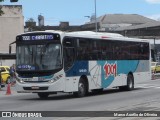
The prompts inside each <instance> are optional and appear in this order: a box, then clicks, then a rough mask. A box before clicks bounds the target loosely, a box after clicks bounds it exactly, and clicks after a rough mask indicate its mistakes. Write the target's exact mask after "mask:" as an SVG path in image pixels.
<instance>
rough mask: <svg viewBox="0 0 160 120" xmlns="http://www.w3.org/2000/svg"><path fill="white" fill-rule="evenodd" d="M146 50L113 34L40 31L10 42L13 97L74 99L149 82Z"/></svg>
mask: <svg viewBox="0 0 160 120" xmlns="http://www.w3.org/2000/svg"><path fill="white" fill-rule="evenodd" d="M150 71H151V70H150V44H149V42H147V41H145V40H141V39H135V38H127V37H123V36H122V35H119V34H114V33H113V34H112V33H98V32H97V33H96V32H89V31H83V32H68V33H64V32H59V31H40V32H31V33H25V34H21V35H18V36H17V37H16V79H17V83H16V88H17V92H21V93H22V92H24V93H26V92H31V93H37V94H38V96H39V97H40V98H47V97H48V96H49V95H50V94H52V93H57V92H67V93H73V94H74V95H76V96H78V97H83V96H85V95H86V94H87V93H88V92H90V91H96V90H97V91H98V90H103V89H107V88H113V87H116V88H117V87H118V88H119V89H122V90H133V89H134V85H135V84H136V83H140V82H142V81H147V80H150V79H151V72H150Z"/></svg>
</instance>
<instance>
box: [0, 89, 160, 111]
mask: <svg viewBox="0 0 160 120" xmlns="http://www.w3.org/2000/svg"><path fill="white" fill-rule="evenodd" d="M159 92H160V89H152V88H149V89H148V88H136V89H135V90H133V91H129V92H128V91H127V92H126V91H119V90H117V89H113V90H106V91H104V92H102V93H100V94H93V93H90V94H89V95H88V96H86V97H84V98H74V97H73V96H72V95H68V94H59V95H53V96H50V97H49V98H48V99H46V100H41V99H39V98H38V96H37V95H35V94H27V95H25V94H23V95H21V96H11V97H9V99H6V97H5V98H1V100H0V101H1V102H0V106H1V109H2V110H13V111H14V110H16V111H31V110H33V111H37V110H38V111H42V110H43V111H68V110H70V111H72V110H77V111H79V110H80V111H81V110H82V111H84V110H91V111H93V110H97V111H98V110H125V109H126V110H128V109H129V107H130V108H131V107H132V106H136V105H144V104H145V103H150V104H152V102H153V101H155V102H156V101H157V100H159V99H160V97H159ZM122 108H123V109H122Z"/></svg>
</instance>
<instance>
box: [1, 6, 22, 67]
mask: <svg viewBox="0 0 160 120" xmlns="http://www.w3.org/2000/svg"><path fill="white" fill-rule="evenodd" d="M2 10H3V12H4V14H3V15H1V16H0V43H1V44H0V65H9V66H10V65H12V64H13V63H15V61H14V60H6V59H3V55H4V54H5V55H6V54H7V53H8V52H9V44H10V43H12V42H14V41H15V38H16V35H17V34H20V33H23V32H24V17H23V14H22V6H21V5H3V6H2ZM15 49H16V48H15V45H12V53H15Z"/></svg>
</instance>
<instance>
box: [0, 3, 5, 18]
mask: <svg viewBox="0 0 160 120" xmlns="http://www.w3.org/2000/svg"><path fill="white" fill-rule="evenodd" d="M2 14H4V12H3V11H2V6H1V5H0V16H1V15H2Z"/></svg>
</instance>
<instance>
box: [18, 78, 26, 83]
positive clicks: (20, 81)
mask: <svg viewBox="0 0 160 120" xmlns="http://www.w3.org/2000/svg"><path fill="white" fill-rule="evenodd" d="M16 80H17V81H18V82H19V83H21V84H24V83H25V82H24V81H23V80H21V79H18V78H16Z"/></svg>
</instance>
